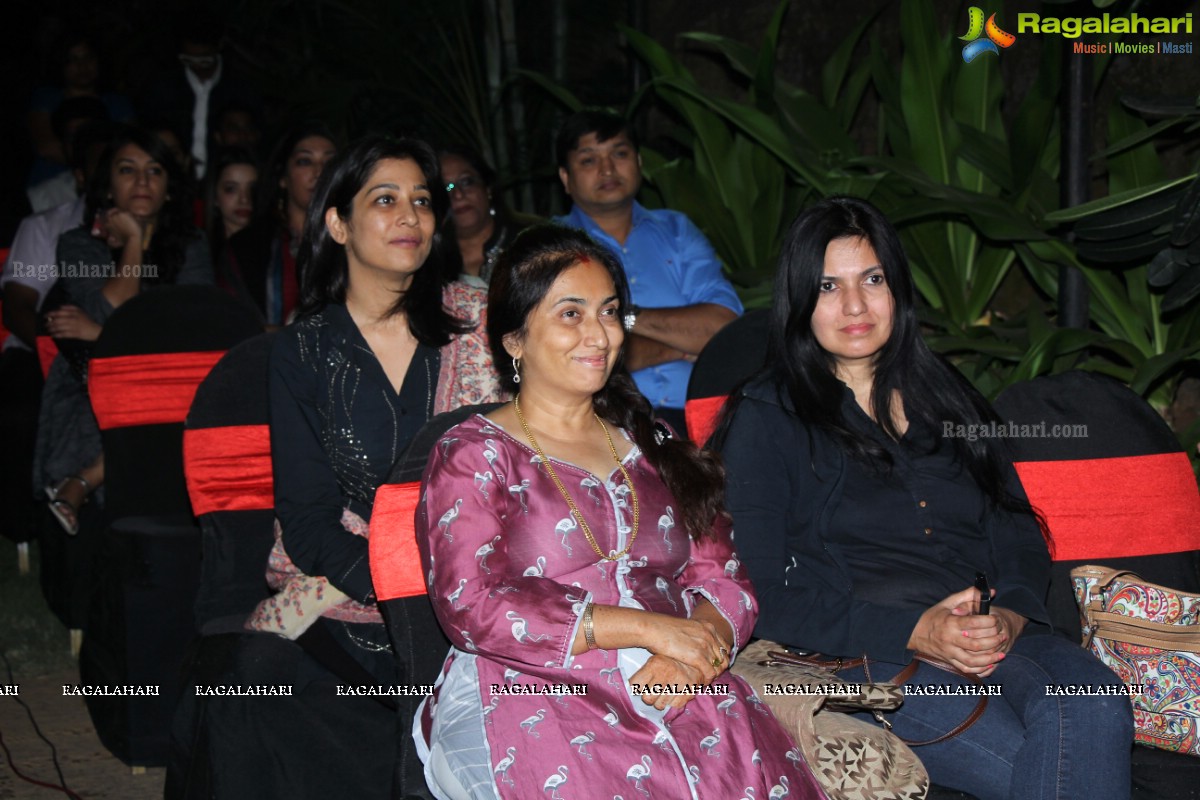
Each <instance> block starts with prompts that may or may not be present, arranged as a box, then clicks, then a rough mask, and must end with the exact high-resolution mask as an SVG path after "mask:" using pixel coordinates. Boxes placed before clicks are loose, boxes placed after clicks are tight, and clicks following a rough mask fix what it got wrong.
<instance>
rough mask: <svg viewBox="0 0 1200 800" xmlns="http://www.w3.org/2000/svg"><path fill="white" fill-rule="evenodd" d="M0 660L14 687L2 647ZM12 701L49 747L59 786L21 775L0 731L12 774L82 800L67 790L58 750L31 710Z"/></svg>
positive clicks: (74, 799)
mask: <svg viewBox="0 0 1200 800" xmlns="http://www.w3.org/2000/svg"><path fill="white" fill-rule="evenodd" d="M0 658H3V659H4V669H5V671H6V672H7V673H8V684H9V685H10V686H13V685H16V682H17V681H16V678H15V677H14V676H13V671H12V664H11V663H9V660H8V656H7V655H5V653H4V649H3V648H2V647H0ZM13 699H14V700H16V701H17V703H18V704H19V705H20V706H21V708H23V709H25V714H26V715H27V716H28V717H29V724H31V725H33V732H34V733H36V734H37V737H38V738H39V739H41V740H42V741H43V742H45V743H46V744H47V745H48V746H49V747H50V760H51V761H53V762H54V771H55V772H56V773H58V783H59V785H58V786H55V785H54V784H52V783H45V782H43V781H39V780H36V779H34V778H30V777H29V776H28V775H24V774H22V773H21V771H20V770H19V769H17V765H16V764H14V763H13V758H12V753H11V752H10V751H9V749H8V745H7V744H5V742H4V732H3V731H2V730H0V750H3V751H4V758H5V760H6V761H8V767H9V769H11V770H12V771H13V774H14V775H16V776H17V777H18V778H20V779H21V780H23V781H26V782H28V783H32V784H33V785H34V786H41V787H43V788H45V789H53V790H54V791H56V792H62V793H63V794H65V795H66V796H67V797H69V798H71V800H83V798H81V797H80V796H79V795H77V794H76V793H75V792H73V791H71V790H70V789H68V788H67V779H66V778H64V777H63V772H62V766H61V765H60V764H59V763H58V748H57V747H55V746H54V742H52V741H50V740H49V739H47V738H46V735H45V734H44V733H42V729H41V728H39V727H38V724H37V720H36V719H34V718H33V709H31V708H30V707H29V706H28V705H27V704H26V703H25V701H24V700H22V699H21V698H20V697H14V698H13Z"/></svg>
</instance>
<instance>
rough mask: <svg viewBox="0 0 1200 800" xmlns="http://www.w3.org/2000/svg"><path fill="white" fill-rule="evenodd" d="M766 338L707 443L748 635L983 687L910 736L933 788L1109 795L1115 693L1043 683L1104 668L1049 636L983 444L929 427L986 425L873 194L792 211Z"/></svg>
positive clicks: (906, 714) (895, 723)
mask: <svg viewBox="0 0 1200 800" xmlns="http://www.w3.org/2000/svg"><path fill="white" fill-rule="evenodd" d="M769 353H770V354H769V357H768V359H767V366H766V367H765V368H764V370H763V372H762V373H761V374H760V375H759V376H758V377H756V378H755V379H752V381H751V382H750V383H749V384H748V385H746V386H745V388H744V389H743V390H741V391H740V392H739V393H737V394H736V395H735V396H734V397H733V398H732V399H731V401H730V402H731V408H730V410H728V411H727V414H729V415H730V416H729V417H728V419H727V422H726V423H725V424H726V425H727V428H726V429H725V430H724V431H723V432H722V431H720V430H719V431H718V439H717V441H718V442H721V441H723V445H720V449H721V453H722V455H723V457H724V459H725V465H726V470H727V475H726V480H727V487H728V488H727V495H726V497H727V503H728V507H729V511H730V513H732V515H733V522H734V526H735V527H736V529H737V544H738V551H739V552H740V554H741V556H742V560H743V564H744V565H745V566H746V570H747V572H748V573H749V576H750V580H751V581H752V582H753V583H754V587H755V589H756V590H757V593H758V597H759V601H760V603H761V614H760V616H759V619H758V626H757V627H756V628H755V633H756V634H757V635H759V636H761V637H764V638H767V639H771V640H775V641H777V642H781V643H784V644H786V645H789V646H795V647H798V648H802V649H807V650H810V651H817V652H819V653H821V654H824V655H825V656H828V657H830V658H833V657H839V658H846V659H850V658H858V657H860V656H861V657H865V658H867V659H868V660H869V664H868V666H869V670H870V673H869V674H870V679H872V680H875V681H887V680H890V679H891V678H893V677H894V676H895V675H896V674H897V673H898V672H900V670H901V669H903V668H904V667H905V666H906V665H908V664H909V662H910V661H911V660H913V658H914V655H915V654H916V653H918V652H919V653H922V654H924V655H926V656H930V657H932V658H934V659H937V660H939V661H941V662H943V663H944V664H946V665H949V667H950V668H952V669H953V671H949V669H941V668H938V667H934V666H931V665H929V664H928V663H924V662H921V663H919V664H918V665H917V671H916V674H915V676H914V677H912V678H911V679H910V680H909V683H910V684H913V685H939V686H941V685H950V686H952V687H961V686H969V685H970V679H969V678H968V677H967V676H973V677H974V678H978V679H980V680H982V681H983V682H984V683H985V684H987V685H988V686H993V687H995V688H996V689H997V690H998V691H999V693H998V694H996V695H995V696H992V697H989V698H988V704H987V708H986V711H985V713H984V714H983V716H982V717H981V718H980V719H979V720H978V721H977V722H976V723H975V724H974V725H972V726H971V727H969V728H968V729H967V730H965V731H963V732H962V733H959V734H958V735H954V736H952V737H950V738H948V739H946V740H945V741H941V742H938V743H935V744H929V745H927V746H923V747H921V748H919V750H918V755H919V756H920V758H921V761H922V762H923V763H924V764H925V766H926V768H927V769H928V771H929V775H930V777H931V778H932V779H933V781H934V782H935V783H938V784H941V785H944V786H947V787H952V788H954V789H959V790H962V791H966V792H969V793H971V794H972V795H975V796H976V797H978V798H980V800H993V799H994V800H999V799H1000V798H1009V799H1010V800H1016V799H1017V798H1030V797H1088V798H1106V800H1108V799H1110V798H1111V800H1118V798H1128V797H1129V793H1130V745H1131V742H1132V737H1133V730H1132V721H1131V712H1130V706H1129V699H1128V698H1127V697H1125V696H1122V695H1116V696H1111V697H1103V696H1095V697H1088V696H1051V695H1050V694H1049V693H1048V692H1047V689H1046V687H1047V685H1063V686H1079V685H1081V686H1085V687H1111V686H1118V685H1119V684H1120V680H1119V678H1118V677H1117V676H1116V675H1115V674H1113V673H1112V672H1111V671H1109V669H1108V668H1107V667H1105V666H1104V665H1103V664H1101V663H1100V662H1099V661H1098V660H1097V659H1096V658H1094V657H1093V656H1092V655H1091V654H1090V653H1088V652H1087V651H1085V650H1083V649H1081V648H1080V647H1079V645H1078V643H1077V642H1070V641H1067V640H1065V639H1062V638H1059V637H1056V636H1053V635H1051V633H1050V628H1049V626H1048V624H1047V622H1048V619H1047V613H1046V608H1045V605H1044V598H1045V594H1046V587H1047V583H1048V579H1049V568H1050V557H1049V555H1048V553H1047V546H1046V542H1045V540H1044V539H1043V535H1042V531H1041V529H1040V527H1039V521H1038V518H1037V516H1036V514H1035V513H1034V512H1033V511H1032V510H1031V508H1030V506H1029V503H1028V501H1027V499H1026V498H1025V495H1024V492H1023V491H1022V490H1021V487H1020V483H1019V481H1018V480H1017V478H1016V474H1015V472H1014V470H1013V468H1012V464H1011V461H1010V459H1009V457H1008V456H1007V455H1006V452H1005V449H1004V448H1003V447H1002V443H1001V442H999V441H997V440H995V439H988V438H982V439H979V440H977V441H971V440H968V439H966V438H951V437H948V435H947V434H945V433H943V431H945V430H950V429H952V425H953V426H960V427H958V429H960V430H961V429H962V428H961V426H970V425H976V424H987V423H990V422H993V421H997V422H998V419H997V417H996V414H995V412H994V411H993V410H992V408H991V407H990V406H989V405H988V403H987V401H986V400H984V398H983V397H982V396H981V395H980V394H979V393H978V392H977V391H976V390H975V389H974V388H973V387H972V386H971V385H970V384H969V383H967V381H966V380H965V379H964V378H963V377H962V376H961V375H959V374H958V372H956V371H955V370H954V368H953V367H951V366H950V365H948V364H947V363H946V362H945V361H943V360H941V359H940V358H938V357H937V356H935V355H934V354H933V353H932V352H931V351H930V350H929V348H928V347H927V346H926V345H925V343H924V342H923V341H922V339H921V334H920V327H919V322H918V319H917V310H916V295H915V291H914V288H913V278H912V275H911V273H910V271H909V266H908V260H907V258H906V256H905V254H904V250H903V248H902V247H901V244H900V240H899V237H898V235H897V233H896V230H895V228H893V227H892V225H891V224H890V223H889V222H888V220H887V219H885V218H884V217H883V215H882V214H881V213H880V212H879V211H878V209H876V208H875V207H874V206H872V205H870V204H869V203H867V202H865V201H863V200H858V199H855V198H850V197H839V198H830V199H827V200H824V201H822V202H820V203H818V204H817V205H816V206H814V207H812V208H810V209H809V210H807V211H805V212H804V213H802V214H801V215H800V216H799V218H797V220H796V221H795V223H794V224H793V225H792V227H791V230H790V231H789V232H788V234H787V237H786V238H785V240H784V244H783V251H782V256H781V258H780V264H779V270H778V273H777V275H776V281H775V293H774V306H773V310H772V322H771V338H770V350H769ZM978 573H984V575H985V576H986V581H987V583H988V584H990V587H991V588H992V590H993V591H991V592H989V595H994V596H988V597H985V596H984V595H983V593H982V592H981V591H980V589H977V588H975V586H976V581H977V574H978ZM984 601H987V602H988V603H990V604H991V608H990V613H989V611H988V610H987V609H986V606H985V605H982V604H983V603H984ZM840 674H841V675H842V676H843V677H845V678H846V679H847V680H850V681H851V682H854V681H860V680H864V679H865V678H866V675H867V672H866V670H865V669H864V667H862V666H859V667H856V668H854V669H849V670H846V671H844V672H842V673H840ZM977 700H978V698H976V697H973V696H964V695H955V696H946V695H940V696H927V695H909V696H906V697H905V699H904V704H903V705H902V706H901V707H900V708H899V709H898V710H897V711H894V712H891V713H889V714H888V715H887V717H888V724H890V726H891V729H892V731H893V732H894V733H896V734H898V735H900V736H902V737H905V738H908V739H910V740H916V741H925V740H931V739H935V738H936V737H939V736H942V735H945V734H947V733H948V732H950V731H951V730H952V729H954V728H955V727H956V726H958V725H960V723H962V722H963V721H964V720H965V719H966V718H967V717H968V715H969V714H970V713H971V712H972V710H973V709H974V708H975V705H976V701H977ZM864 716H865V718H866V719H868V720H869V719H870V717H869V715H864Z"/></svg>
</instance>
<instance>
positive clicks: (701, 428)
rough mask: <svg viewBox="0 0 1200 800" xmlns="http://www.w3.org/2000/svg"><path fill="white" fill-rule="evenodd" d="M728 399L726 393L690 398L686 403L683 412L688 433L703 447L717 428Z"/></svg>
mask: <svg viewBox="0 0 1200 800" xmlns="http://www.w3.org/2000/svg"><path fill="white" fill-rule="evenodd" d="M728 399H729V398H728V397H727V396H725V395H719V396H717V397H697V398H694V399H692V400H688V401H687V403H686V404H685V405H684V408H683V414H684V417H685V418H686V419H687V426H688V435H689V436H691V439H692V441H693V442H695V443H696V444H697V445H700V446H701V447H703V446H704V443H705V442H707V441H708V437H710V436H712V433H713V431H714V430H716V429H717V420H718V419H719V418H720V416H721V409H722V408H724V407H725V401H726V400H728Z"/></svg>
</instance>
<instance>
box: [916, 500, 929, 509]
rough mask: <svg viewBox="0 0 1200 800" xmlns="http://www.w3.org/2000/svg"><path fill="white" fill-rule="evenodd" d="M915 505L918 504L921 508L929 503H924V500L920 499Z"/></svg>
mask: <svg viewBox="0 0 1200 800" xmlns="http://www.w3.org/2000/svg"><path fill="white" fill-rule="evenodd" d="M917 505H919V506H920V507H921V508H924V507H925V506H927V505H929V503H926V502H925V501H924V500H922V501H921V502H919V503H917Z"/></svg>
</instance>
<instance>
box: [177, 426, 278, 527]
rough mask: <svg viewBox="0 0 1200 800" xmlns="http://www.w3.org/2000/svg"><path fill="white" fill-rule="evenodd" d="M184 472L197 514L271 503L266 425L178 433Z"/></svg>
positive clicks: (253, 508)
mask: <svg viewBox="0 0 1200 800" xmlns="http://www.w3.org/2000/svg"><path fill="white" fill-rule="evenodd" d="M183 471H184V476H185V477H186V478H187V487H188V497H190V498H191V501H192V513H194V514H195V515H196V516H201V515H203V514H208V513H210V512H213V511H256V510H260V509H267V508H272V507H274V505H275V481H274V473H273V470H272V467H271V430H270V426H268V425H229V426H222V427H217V428H191V429H188V430H186V431H184V432H183Z"/></svg>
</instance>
